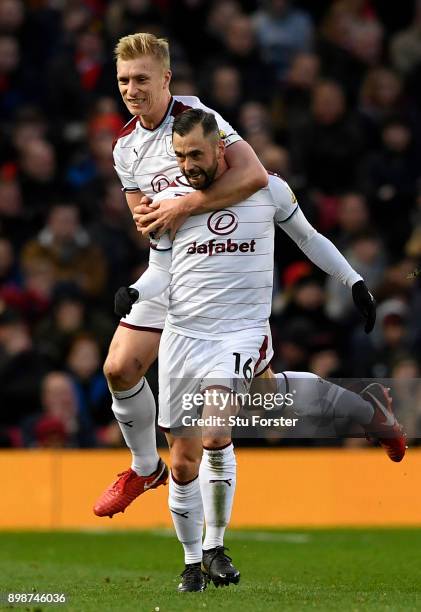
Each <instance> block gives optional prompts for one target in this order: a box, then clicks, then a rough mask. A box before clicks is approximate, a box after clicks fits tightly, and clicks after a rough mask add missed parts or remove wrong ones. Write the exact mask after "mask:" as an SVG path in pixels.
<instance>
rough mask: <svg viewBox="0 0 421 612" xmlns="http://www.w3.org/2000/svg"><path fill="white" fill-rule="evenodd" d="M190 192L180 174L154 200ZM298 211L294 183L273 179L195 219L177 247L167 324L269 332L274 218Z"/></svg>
mask: <svg viewBox="0 0 421 612" xmlns="http://www.w3.org/2000/svg"><path fill="white" fill-rule="evenodd" d="M189 191H192V188H191V187H190V186H189V185H188V184H187V181H186V179H185V178H184V177H180V178H178V179H176V181H175V182H174V185H171V186H170V187H169V188H168V189H167V190H166V191H165V192H164V193H160V194H159V195H158V196H157V197H156V198H155V199H154V201H161V200H165V199H169V198H173V197H177V196H182V195H185V194H186V193H188V192H189ZM297 210H298V204H297V201H296V199H295V196H294V194H293V192H292V191H291V189H290V188H289V186H288V185H287V183H286V182H285V181H283V180H282V179H281V178H279V177H277V176H270V177H269V183H268V186H267V187H266V188H264V189H260V190H259V191H258V192H256V193H255V194H253V195H252V196H251V197H249V198H248V199H247V200H244V201H242V202H240V203H239V204H237V205H235V206H231V207H229V208H226V209H224V210H218V211H215V212H212V213H204V214H200V215H196V216H193V217H189V219H187V221H186V222H185V223H184V224H183V225H182V226H181V227H180V229H179V230H178V232H177V234H176V237H175V240H174V242H173V244H172V260H171V269H170V273H171V283H170V301H169V308H168V315H167V321H166V326H167V327H168V328H169V329H170V330H171V331H173V332H175V333H178V334H182V335H185V336H190V337H194V338H203V339H215V338H218V337H222V336H225V335H226V334H227V333H234V332H238V331H242V330H247V329H253V330H255V331H256V330H259V329H260V328H261V329H262V331H263V330H264V329H265V328H266V324H267V320H268V318H269V315H270V311H271V302H272V285H273V258H274V220H275V222H277V223H283V222H285V221H287V220H288V219H289V218H290V217H291V216H292V215H293V214H294V213H295V212H296V211H297ZM161 241H162V239H161V240H160V241H159V242H158V244H157V245H155V246H156V247H157V250H166V247H167V246H168V244H167V243H168V238H167V237H164V241H163V242H161ZM152 246H154V245H153V244H152Z"/></svg>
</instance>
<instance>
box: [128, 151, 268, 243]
mask: <svg viewBox="0 0 421 612" xmlns="http://www.w3.org/2000/svg"><path fill="white" fill-rule="evenodd" d="M225 160H226V162H227V164H228V170H227V171H226V172H225V173H224V174H223V175H222V176H221V177H220V178H219V179H218V180H216V181H215V182H214V183H213V184H212V185H211V186H210V187H209V188H208V189H206V190H205V191H194V192H192V193H189V194H187V195H185V196H183V197H181V198H177V199H171V200H165V201H163V202H161V203H160V204H159V206H158V207H157V208H156V209H155V210H154V211H153V212H149V213H148V214H145V215H144V216H143V218H142V219H141V221H140V222H139V223H138V227H139V226H140V227H141V231H142V233H143V234H149V233H150V232H153V231H157V230H158V229H159V233H160V234H162V233H163V232H165V231H169V232H170V234H171V236H174V235H175V233H176V231H177V229H178V228H179V227H180V225H181V224H182V223H184V221H185V219H186V217H189V216H190V215H198V214H201V213H204V212H207V211H212V210H220V209H222V208H225V207H227V206H232V205H234V204H238V202H240V201H241V200H244V199H246V198H248V197H250V196H251V195H252V194H253V193H255V192H256V191H258V190H259V189H261V188H262V187H265V186H266V185H267V182H268V176H267V172H266V170H265V169H264V168H263V166H262V164H261V163H260V161H259V160H258V158H257V156H256V154H255V152H254V151H253V149H252V148H251V147H250V145H249V144H247V143H246V142H245V141H244V140H241V141H238V142H235V143H234V144H232V145H231V146H230V147H228V148H227V149H226V151H225ZM145 212H146V209H144V208H143V207H142V208H141V209H137V210H135V213H145ZM134 219H135V220H136V222H138V220H137V218H136V214H135V215H134Z"/></svg>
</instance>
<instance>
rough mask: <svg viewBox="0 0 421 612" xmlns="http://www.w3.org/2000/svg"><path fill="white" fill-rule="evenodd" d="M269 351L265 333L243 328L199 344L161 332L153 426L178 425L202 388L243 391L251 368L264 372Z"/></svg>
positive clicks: (252, 374) (163, 427) (165, 331)
mask: <svg viewBox="0 0 421 612" xmlns="http://www.w3.org/2000/svg"><path fill="white" fill-rule="evenodd" d="M268 327H269V326H268ZM268 350H270V352H268ZM272 353H273V350H272V345H270V349H269V338H268V336H267V335H266V330H262V331H260V332H259V331H253V330H250V329H248V330H243V331H240V332H235V333H233V334H230V336H229V337H227V338H226V339H225V338H224V339H223V340H202V339H200V338H190V337H187V336H182V335H180V334H175V333H174V332H172V331H169V330H168V329H167V328H164V331H163V333H162V337H161V342H160V345H159V354H158V363H159V412H158V425H159V426H160V427H161V428H162V429H164V430H169V429H172V428H179V427H182V426H183V424H184V421H183V417H185V416H186V414H188V412H187V411H188V410H191V407H190V408H189V406H190V404H191V401H192V399H193V398H194V399H193V401H194V402H195V401H196V398H198V397H199V399H200V395H201V392H202V391H203V390H204V389H206V388H208V387H213V386H219V387H223V388H224V389H229V390H230V391H233V392H234V393H236V392H237V393H247V392H248V390H249V388H250V385H251V382H252V380H253V376H256V375H257V372H256V370H257V371H260V372H262V371H263V370H264V369H266V367H267V366H268V363H269V361H270V359H271V357H272ZM263 363H265V364H266V365H265V366H264V367H263V366H262V364H263ZM256 366H257V368H256ZM193 410H195V408H194V407H193ZM190 414H192V413H190Z"/></svg>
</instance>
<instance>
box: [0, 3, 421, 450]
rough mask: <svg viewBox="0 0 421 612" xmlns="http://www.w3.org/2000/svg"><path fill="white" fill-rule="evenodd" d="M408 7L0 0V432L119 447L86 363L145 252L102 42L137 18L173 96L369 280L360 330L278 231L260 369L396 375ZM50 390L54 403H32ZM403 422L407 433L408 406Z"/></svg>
mask: <svg viewBox="0 0 421 612" xmlns="http://www.w3.org/2000/svg"><path fill="white" fill-rule="evenodd" d="M413 9H414V10H413V11H412V14H411V10H410V8H409V5H408V6H406V5H405V6H404V5H402V3H391V2H390V3H380V2H371V1H370V2H366V1H362V0H357V1H355V0H335V1H334V2H333V1H332V0H330V1H329V0H323V1H322V2H318V3H314V2H313V3H311V2H308V1H306V2H294V1H293V0H211V1H208V0H194V1H192V0H180V2H168V1H160V2H152V0H123V1H121V2H120V1H117V0H112V1H111V2H109V3H104V2H97V1H95V2H82V1H81V0H72V2H68V3H66V2H64V3H63V2H30V3H25V2H23V1H22V0H1V1H0V94H1V96H0V98H1V100H0V111H1V112H0V402H1V406H2V408H3V410H2V411H1V413H0V445H5V446H14V447H15V446H19V445H22V444H23V443H26V444H29V445H32V446H34V445H35V446H37V445H38V446H73V445H76V446H77V445H85V446H86V445H89V444H93V445H95V444H99V445H103V446H113V447H114V446H119V445H120V443H121V435H120V432H119V428H118V427H116V425H118V424H117V423H116V422H112V423H109V421H108V418H109V408H108V403H107V402H106V401H105V400H104V398H105V394H104V395H102V393H103V392H104V387H103V385H102V386H101V384H102V383H101V382H100V381H101V377H102V374H101V373H100V371H99V370H98V363H99V361H100V355H101V354H102V353H103V351H104V347H106V346H107V344H108V340H109V336H110V333H111V332H112V329H111V328H112V318H113V313H112V305H113V294H114V292H115V290H116V289H117V288H118V287H119V286H126V285H129V284H130V283H131V282H133V281H134V280H135V279H136V278H137V276H138V275H139V274H140V273H141V272H142V271H143V270H144V269H145V267H146V265H147V261H148V254H149V242H148V240H146V239H144V238H142V237H141V236H140V234H139V233H138V232H136V230H135V226H134V224H133V222H132V217H131V214H130V212H129V211H128V209H127V206H126V204H125V201H124V194H122V192H121V189H120V185H119V183H118V182H117V179H116V177H115V173H114V170H113V167H112V156H111V146H112V141H113V139H114V138H115V136H116V134H117V133H118V132H119V130H120V129H121V127H122V126H123V124H124V123H126V121H127V120H128V119H130V117H127V115H126V109H125V107H124V105H123V104H122V102H121V100H120V98H119V97H118V95H117V93H116V91H117V90H116V87H115V65H114V61H113V47H114V45H115V43H116V42H117V39H118V38H119V37H120V36H121V35H124V34H127V33H129V32H133V31H135V30H139V31H147V30H149V31H152V32H154V33H155V34H157V35H159V36H165V37H168V40H169V42H170V45H171V55H172V70H173V81H172V92H173V94H176V95H197V94H198V93H199V95H200V96H202V97H203V99H204V100H205V101H206V103H208V104H209V106H211V107H213V108H215V109H216V110H218V111H220V112H221V113H222V114H223V116H224V117H225V118H227V119H228V120H229V121H230V122H231V123H232V125H233V126H234V128H236V129H238V131H239V133H240V134H241V135H242V136H243V137H244V138H246V139H247V140H248V142H249V143H250V144H251V145H252V146H253V147H254V148H255V150H256V153H257V154H258V156H259V158H260V159H261V161H262V162H263V164H264V165H265V166H266V168H267V169H268V170H269V171H273V172H276V173H278V174H280V175H281V176H283V177H285V178H287V179H288V180H289V182H290V184H291V187H292V188H293V190H294V192H295V194H296V196H297V199H298V201H299V203H300V207H301V208H302V209H303V210H304V211H305V213H306V215H307V216H308V218H309V219H311V222H312V223H313V224H314V225H315V226H316V228H317V229H319V230H320V231H322V232H324V233H328V234H329V236H330V237H331V238H332V239H333V241H334V242H335V243H336V244H337V246H338V247H339V249H340V250H341V251H343V252H344V254H345V255H347V257H348V258H349V259H350V260H351V262H352V263H353V265H354V267H356V268H357V269H358V270H359V271H360V272H361V273H362V274H363V276H364V277H365V279H366V281H367V283H368V284H369V286H370V288H371V289H372V291H373V292H374V294H375V298H376V300H377V302H378V305H379V320H378V323H377V325H376V328H375V333H374V335H372V336H370V337H367V336H366V335H365V334H364V333H363V331H362V329H361V325H360V320H359V319H357V318H356V317H355V314H354V311H353V310H352V309H350V295H349V292H346V291H344V292H343V291H342V292H341V287H340V286H339V285H338V284H337V283H335V284H334V286H333V284H332V283H331V282H327V284H326V287H324V286H323V285H322V284H321V282H319V279H318V278H313V276H312V267H311V266H310V264H309V263H308V262H304V261H303V259H302V254H301V252H300V251H298V250H297V248H296V245H295V244H293V243H292V241H290V240H288V238H287V237H286V236H285V234H284V233H283V232H277V233H276V236H275V251H276V256H275V257H276V268H275V275H274V299H273V309H272V312H273V316H272V334H273V342H274V347H275V350H276V354H275V360H274V367H275V369H276V370H278V371H279V370H281V369H282V368H286V369H291V370H294V369H296V370H300V371H301V370H302V371H308V370H311V369H313V370H314V371H316V372H317V373H319V374H321V375H324V376H326V375H331V376H333V375H336V374H338V373H339V374H341V375H342V374H343V375H344V376H361V377H368V376H373V375H376V376H377V375H388V376H396V377H397V378H399V379H402V380H403V381H404V383H405V384H407V381H408V379H410V378H411V377H416V376H418V374H419V363H420V359H421V321H420V317H419V312H420V309H421V273H420V270H421V229H420V228H421V212H420V211H421V195H420V193H421V191H420V189H421V163H420V161H421V160H420V158H421V113H420V110H419V109H420V108H421V88H420V87H419V83H420V79H421V43H420V33H419V32H420V16H421V12H420V11H421V1H420V0H414V2H413ZM411 19H412V21H411ZM322 280H323V279H322ZM63 282H64V283H65V284H64V286H63ZM323 282H324V280H323ZM65 368H68V369H69V372H68V373H67V374H65V373H64V370H65ZM51 369H53V370H54V371H53V373H52V374H51V376H50V374H48V372H49V371H50V370H51ZM154 372H155V374H156V370H154ZM46 375H47V376H46ZM41 381H42V382H43V389H44V391H43V394H42V403H43V405H44V408H43V412H40V410H41V404H40V397H41V395H40V384H41ZM98 381H99V382H98ZM150 382H151V385H152V386H153V388H154V390H155V391H156V388H157V383H156V380H154V378H153V377H152V380H151V381H150ZM97 384H98V386H97ZM75 388H76V391H75ZM46 389H48V393H47V392H46ZM51 389H52V390H53V391H51ZM60 389H61V391H60ZM97 389H101V393H99V395H98V396H97V395H96V390H97ZM93 390H95V393H94V392H93ZM50 391H51V393H50ZM60 394H62V399H63V397H65V398H67V399H66V401H64V400H63V401H62V400H60V401H59V399H57V398H59V397H60ZM398 395H399V394H398ZM401 395H402V397H401V398H400V399H399V398H397V400H396V401H397V404H398V405H400V403H401V404H402V405H403V404H404V395H405V393H404V391H402V394H401ZM47 396H48V398H51V397H53V398H54V397H55V398H56V399H55V400H54V402H53V401H52V400H50V399H46V397H47ZM93 396H95V398H96V399H95V401H93V399H92V398H93ZM98 398H100V399H98ZM402 398H403V399H402ZM97 400H98V401H97ZM50 401H51V404H50ZM56 402H57V403H56ZM53 404H54V405H57V406H61V407H62V408H61V409H57V410H55V409H53V408H51V410H50V409H47V408H46V406H47V405H53ZM64 404H65V405H67V406H73V408H71V409H69V413H70V414H71V413H73V417H72V418H67V417H66V418H64V417H63V413H66V414H67V412H66V410H67V409H65V408H64V407H63V406H64ZM106 404H107V405H106ZM34 414H36V415H37V416H36V418H35V419H34V417H33V415H34ZM60 414H61V416H60ZM57 415H59V416H58V417H57ZM75 415H76V416H75ZM89 415H91V416H92V417H93V420H91V421H89V419H88V417H89ZM31 419H32V420H31ZM23 421H25V423H23ZM38 421H40V424H39V423H38ZM410 421H411V428H412V430H416V428H417V427H418V424H417V423H419V418H418V417H414V418H413V419H412V420H410V419H409V420H408V423H409V422H410ZM22 427H23V429H22ZM37 427H38V429H37ZM81 432H82V433H81ZM272 443H274V442H272Z"/></svg>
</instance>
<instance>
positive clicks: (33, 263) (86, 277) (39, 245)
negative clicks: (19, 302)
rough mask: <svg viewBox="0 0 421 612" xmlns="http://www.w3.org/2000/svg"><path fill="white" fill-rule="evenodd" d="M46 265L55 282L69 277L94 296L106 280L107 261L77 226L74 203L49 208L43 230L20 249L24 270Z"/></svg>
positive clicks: (76, 213) (85, 233)
mask: <svg viewBox="0 0 421 612" xmlns="http://www.w3.org/2000/svg"><path fill="white" fill-rule="evenodd" d="M40 265H41V266H42V265H47V266H49V267H50V268H51V270H52V271H53V273H54V277H55V279H56V281H57V282H58V281H65V280H70V281H74V282H75V283H77V285H78V286H79V287H80V288H81V290H82V291H84V292H86V294H87V295H89V296H91V297H96V296H98V295H99V294H100V292H101V291H102V290H103V288H104V285H105V281H106V274H107V272H106V262H105V257H104V255H103V253H102V252H101V250H100V248H99V247H98V246H97V245H95V244H93V243H92V241H91V238H90V236H89V234H88V233H87V232H86V230H85V229H84V228H83V227H82V226H81V225H80V221H79V212H78V209H77V207H76V206H75V205H74V204H70V203H68V204H66V203H63V204H56V205H55V206H53V207H52V209H51V211H50V213H49V215H48V221H47V224H46V226H45V227H44V229H43V230H42V231H41V232H40V233H39V234H38V236H37V238H34V239H33V240H31V241H30V242H28V243H27V244H26V246H25V248H24V250H23V252H22V267H23V269H24V270H25V271H31V270H35V269H37V267H38V266H40Z"/></svg>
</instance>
